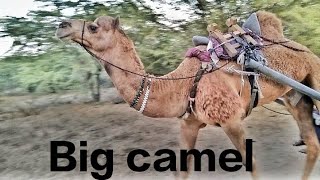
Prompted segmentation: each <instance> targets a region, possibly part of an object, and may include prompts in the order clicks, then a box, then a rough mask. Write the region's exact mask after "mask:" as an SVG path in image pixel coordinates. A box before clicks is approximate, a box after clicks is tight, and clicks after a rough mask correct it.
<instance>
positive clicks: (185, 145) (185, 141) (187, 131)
mask: <svg viewBox="0 0 320 180" xmlns="http://www.w3.org/2000/svg"><path fill="white" fill-rule="evenodd" d="M205 126H206V124H204V123H202V122H200V121H199V120H197V119H196V118H195V117H194V116H193V115H191V117H190V118H188V119H186V120H182V121H181V129H180V136H181V137H180V149H185V150H190V149H194V146H195V144H196V140H197V136H198V132H199V129H200V128H202V127H205ZM190 165H191V156H188V158H187V167H188V169H187V171H180V173H179V174H178V173H177V176H176V179H187V178H188V175H189V172H190ZM178 176H179V177H178Z"/></svg>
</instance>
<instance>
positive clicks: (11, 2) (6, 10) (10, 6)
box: [0, 0, 35, 56]
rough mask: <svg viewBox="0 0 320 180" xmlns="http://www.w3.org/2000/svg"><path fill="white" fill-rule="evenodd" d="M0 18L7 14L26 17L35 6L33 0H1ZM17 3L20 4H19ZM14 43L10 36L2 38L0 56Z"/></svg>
mask: <svg viewBox="0 0 320 180" xmlns="http://www.w3.org/2000/svg"><path fill="white" fill-rule="evenodd" d="M0 2H1V6H0V18H4V17H5V16H16V17H24V16H26V15H27V13H28V11H29V10H30V9H32V8H34V7H35V3H34V2H33V0H0ZM17 4H19V5H18V6H17ZM12 43H13V39H12V38H10V37H6V38H0V56H1V55H3V53H5V52H6V51H8V50H9V48H10V47H11V45H12Z"/></svg>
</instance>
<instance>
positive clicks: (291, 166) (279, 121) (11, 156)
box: [0, 103, 320, 179]
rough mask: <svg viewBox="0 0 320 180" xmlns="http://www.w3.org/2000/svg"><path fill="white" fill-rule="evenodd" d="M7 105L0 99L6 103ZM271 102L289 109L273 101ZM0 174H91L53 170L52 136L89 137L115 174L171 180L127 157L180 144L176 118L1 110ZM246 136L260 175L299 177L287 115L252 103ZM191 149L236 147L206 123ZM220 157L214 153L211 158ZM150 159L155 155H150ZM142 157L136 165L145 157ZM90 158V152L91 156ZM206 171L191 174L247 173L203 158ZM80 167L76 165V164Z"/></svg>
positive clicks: (110, 110)
mask: <svg viewBox="0 0 320 180" xmlns="http://www.w3.org/2000/svg"><path fill="white" fill-rule="evenodd" d="M4 105H5V104H3V103H2V104H1V106H4ZM268 107H270V108H273V109H276V110H278V111H283V112H286V111H285V110H284V109H283V107H281V106H279V105H277V104H270V105H268ZM0 117H1V118H0V179H92V176H91V174H90V172H91V171H95V170H93V169H92V167H91V166H90V167H89V168H88V172H81V173H80V172H79V168H77V169H76V170H73V171H71V172H63V173H61V172H50V146H49V145H50V141H52V140H66V141H72V142H74V143H75V144H76V148H77V149H76V152H77V153H76V156H77V159H79V158H78V156H79V152H78V151H79V141H80V140H86V141H88V152H89V153H91V152H92V151H93V150H94V149H98V148H102V149H113V150H114V158H113V161H114V170H113V176H112V178H113V179H132V178H135V179H141V177H143V178H144V179H147V178H148V179H173V175H172V173H171V172H161V173H160V172H156V171H155V170H154V169H153V167H151V168H150V169H149V170H148V171H146V172H144V173H136V172H132V171H131V170H130V169H129V168H128V167H127V162H126V156H127V154H128V153H129V152H130V151H131V150H133V149H135V148H141V149H145V150H147V151H148V152H149V153H150V154H152V153H154V152H155V151H156V150H158V149H164V148H169V149H173V150H177V149H178V139H179V120H178V119H151V118H147V117H143V116H142V115H140V114H138V113H137V112H135V111H133V110H132V109H130V108H129V106H128V105H127V104H117V105H114V104H109V103H99V104H94V103H87V104H67V105H59V106H49V107H45V108H42V109H41V110H38V111H37V112H36V113H33V114H32V113H29V116H27V117H23V116H22V115H21V114H20V115H18V116H9V115H8V114H6V116H0ZM244 123H245V127H246V132H247V138H252V139H254V140H255V141H256V142H255V143H254V147H253V149H254V151H255V153H256V158H257V164H258V170H259V174H260V177H261V179H271V178H272V179H299V177H300V176H301V174H302V170H303V164H304V160H305V155H304V154H301V153H299V152H298V150H299V149H300V148H297V147H293V146H292V145H291V144H292V143H293V142H294V141H295V140H297V139H298V129H297V127H296V124H295V122H294V120H293V119H292V117H291V116H284V115H278V114H275V113H273V112H270V111H268V110H265V109H262V108H256V109H255V110H254V112H253V114H252V115H251V116H250V118H248V119H247V120H246V121H245V122H244ZM196 148H198V149H206V148H210V149H212V150H213V151H214V152H215V153H216V156H218V155H219V154H220V153H221V151H223V150H224V149H229V148H233V146H232V145H231V143H230V142H229V139H228V138H227V137H226V135H225V134H224V133H223V131H222V130H221V129H220V128H217V127H212V126H209V127H206V128H204V129H203V130H201V132H200V136H199V140H198V143H197V146H196ZM216 159H217V157H216ZM148 160H149V161H152V160H150V159H148ZM142 162H143V159H139V160H138V163H142ZM88 164H90V158H88ZM202 164H203V167H202V168H203V169H204V170H203V172H197V173H193V174H192V178H194V179H198V178H199V177H202V178H203V179H209V178H210V179H249V177H250V176H249V174H248V173H247V172H245V171H244V168H242V169H241V170H240V171H238V172H235V173H226V172H224V171H223V170H221V168H220V167H219V164H218V163H217V164H216V168H217V169H216V171H215V172H208V171H207V170H206V169H207V166H206V164H207V159H206V158H203V161H202ZM78 167H79V166H78ZM319 178H320V162H319V161H318V164H317V166H316V168H315V169H314V171H313V179H319Z"/></svg>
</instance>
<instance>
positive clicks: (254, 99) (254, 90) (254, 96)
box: [247, 75, 259, 116]
mask: <svg viewBox="0 0 320 180" xmlns="http://www.w3.org/2000/svg"><path fill="white" fill-rule="evenodd" d="M255 78H256V77H255V76H254V75H250V76H248V79H249V83H250V86H251V100H250V104H249V109H248V111H247V116H249V115H250V114H251V112H252V109H253V108H255V107H257V105H258V101H259V93H258V92H259V88H258V86H257V84H256V80H255Z"/></svg>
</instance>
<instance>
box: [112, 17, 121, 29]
mask: <svg viewBox="0 0 320 180" xmlns="http://www.w3.org/2000/svg"><path fill="white" fill-rule="evenodd" d="M119 19H120V18H119V16H117V17H116V18H115V19H114V20H113V22H112V26H113V28H114V29H118V28H119V26H120V20H119Z"/></svg>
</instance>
